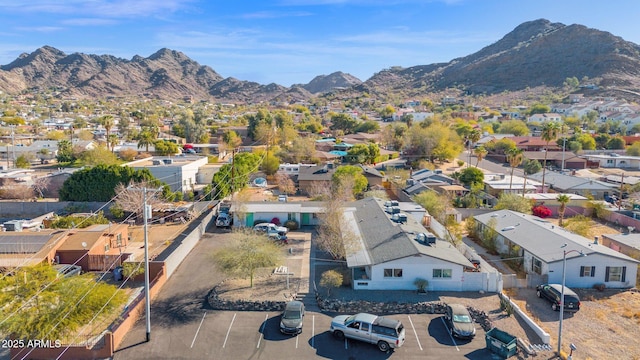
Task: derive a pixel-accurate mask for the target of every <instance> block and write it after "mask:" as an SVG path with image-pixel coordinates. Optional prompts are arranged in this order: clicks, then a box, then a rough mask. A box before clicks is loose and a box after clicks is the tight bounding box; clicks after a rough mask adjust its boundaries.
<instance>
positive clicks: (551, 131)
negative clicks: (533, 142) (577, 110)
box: [540, 121, 560, 191]
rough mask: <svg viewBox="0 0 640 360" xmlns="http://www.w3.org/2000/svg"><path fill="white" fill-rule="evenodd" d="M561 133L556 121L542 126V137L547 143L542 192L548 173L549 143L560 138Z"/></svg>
mask: <svg viewBox="0 0 640 360" xmlns="http://www.w3.org/2000/svg"><path fill="white" fill-rule="evenodd" d="M559 131H560V126H558V124H557V123H555V122H554V121H549V122H547V123H545V124H544V125H542V134H541V135H540V137H541V138H542V140H544V141H545V142H546V143H547V145H546V146H545V149H544V163H543V165H542V191H544V177H545V175H546V173H547V154H548V153H549V143H550V142H551V141H553V140H555V139H557V138H558V132H559Z"/></svg>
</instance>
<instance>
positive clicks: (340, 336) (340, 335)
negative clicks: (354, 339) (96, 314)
mask: <svg viewBox="0 0 640 360" xmlns="http://www.w3.org/2000/svg"><path fill="white" fill-rule="evenodd" d="M333 336H335V337H336V339H340V340H342V339H344V333H343V332H342V331H340V330H336V331H334V332H333Z"/></svg>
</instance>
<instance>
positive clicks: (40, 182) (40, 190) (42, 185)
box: [33, 176, 51, 198]
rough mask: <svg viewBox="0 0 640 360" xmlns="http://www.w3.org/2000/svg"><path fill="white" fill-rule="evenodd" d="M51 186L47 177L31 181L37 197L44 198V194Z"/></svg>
mask: <svg viewBox="0 0 640 360" xmlns="http://www.w3.org/2000/svg"><path fill="white" fill-rule="evenodd" d="M50 185H51V178H50V177H49V176H41V177H38V178H35V179H33V189H34V190H35V191H36V193H37V194H38V196H40V197H42V198H43V197H45V196H44V195H45V193H46V192H47V190H49V186H50Z"/></svg>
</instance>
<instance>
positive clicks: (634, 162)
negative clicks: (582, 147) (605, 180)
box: [584, 153, 640, 170]
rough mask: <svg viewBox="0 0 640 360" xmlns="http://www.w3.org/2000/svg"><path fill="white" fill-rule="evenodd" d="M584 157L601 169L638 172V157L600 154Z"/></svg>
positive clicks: (639, 168) (639, 157) (639, 166)
mask: <svg viewBox="0 0 640 360" xmlns="http://www.w3.org/2000/svg"><path fill="white" fill-rule="evenodd" d="M584 157H585V158H586V159H587V160H588V161H592V162H597V163H598V165H599V166H600V167H603V168H620V169H631V170H640V156H630V155H620V154H617V153H610V154H606V155H602V154H593V155H592V154H585V155H584Z"/></svg>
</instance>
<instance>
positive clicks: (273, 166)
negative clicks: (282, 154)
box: [260, 152, 280, 176]
mask: <svg viewBox="0 0 640 360" xmlns="http://www.w3.org/2000/svg"><path fill="white" fill-rule="evenodd" d="M260 169H261V170H262V171H263V172H264V173H265V174H266V175H268V176H271V175H274V174H275V173H277V172H278V169H280V159H278V157H277V156H275V155H273V153H272V152H269V153H268V154H266V155H265V158H264V160H263V161H262V164H261V165H260Z"/></svg>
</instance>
